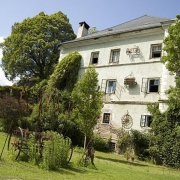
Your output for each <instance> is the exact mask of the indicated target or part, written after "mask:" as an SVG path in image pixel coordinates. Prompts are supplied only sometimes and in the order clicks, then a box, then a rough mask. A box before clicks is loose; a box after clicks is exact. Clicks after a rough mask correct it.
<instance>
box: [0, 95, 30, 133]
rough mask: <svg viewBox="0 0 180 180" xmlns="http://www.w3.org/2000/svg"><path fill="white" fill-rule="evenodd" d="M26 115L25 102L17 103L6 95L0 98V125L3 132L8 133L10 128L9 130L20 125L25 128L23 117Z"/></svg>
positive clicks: (27, 112) (25, 123)
mask: <svg viewBox="0 0 180 180" xmlns="http://www.w3.org/2000/svg"><path fill="white" fill-rule="evenodd" d="M28 115H29V111H28V110H27V105H26V102H24V101H19V100H18V99H16V98H15V97H12V96H10V95H9V94H8V93H7V94H4V95H3V96H2V97H0V120H1V122H0V123H1V126H2V128H3V130H4V131H5V132H8V130H9V128H10V126H11V130H12V129H14V128H15V127H17V126H20V125H21V126H26V125H27V121H26V120H25V117H26V116H28ZM25 121H26V122H25ZM23 128H26V127H23Z"/></svg>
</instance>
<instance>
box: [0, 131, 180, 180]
mask: <svg viewBox="0 0 180 180" xmlns="http://www.w3.org/2000/svg"><path fill="white" fill-rule="evenodd" d="M5 138H6V134H4V133H0V153H1V151H2V147H3V145H4V142H5ZM80 157H81V154H80V153H79V152H78V150H76V151H75V152H74V153H73V157H72V160H71V163H70V164H69V165H68V166H67V167H66V168H59V169H58V170H57V171H47V170H44V169H41V168H39V167H38V166H35V165H33V164H32V163H27V162H23V161H12V160H11V158H10V155H9V153H8V151H7V147H5V149H4V152H3V154H2V158H1V160H0V180H5V179H9V180H10V179H11V180H12V179H14V180H15V179H16V180H20V179H21V180H57V179H61V180H65V179H78V180H94V179H95V180H114V179H118V180H179V179H180V171H177V170H174V169H168V168H165V167H162V166H156V165H153V164H150V163H147V162H141V161H137V160H135V162H129V161H126V159H125V158H124V157H122V156H119V155H117V154H113V153H102V152H97V151H96V152H95V159H94V162H95V165H96V167H93V166H92V165H89V166H88V167H79V166H78V165H77V162H78V160H79V158H80Z"/></svg>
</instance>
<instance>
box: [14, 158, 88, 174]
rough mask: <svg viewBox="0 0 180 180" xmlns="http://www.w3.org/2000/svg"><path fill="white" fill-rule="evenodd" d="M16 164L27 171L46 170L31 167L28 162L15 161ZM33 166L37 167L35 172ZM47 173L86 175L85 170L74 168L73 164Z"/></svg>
mask: <svg viewBox="0 0 180 180" xmlns="http://www.w3.org/2000/svg"><path fill="white" fill-rule="evenodd" d="M17 163H18V164H19V165H21V166H23V167H26V168H27V167H28V169H29V171H33V172H34V171H38V169H41V170H46V169H45V168H42V167H40V166H39V167H38V165H33V164H31V163H28V162H22V161H17ZM34 166H36V167H37V169H36V170H35V168H34ZM48 171H49V172H55V173H61V174H69V175H75V173H79V174H83V173H86V172H87V170H86V169H85V168H83V167H74V165H73V164H71V163H69V164H68V165H66V166H64V167H59V168H57V169H52V170H48Z"/></svg>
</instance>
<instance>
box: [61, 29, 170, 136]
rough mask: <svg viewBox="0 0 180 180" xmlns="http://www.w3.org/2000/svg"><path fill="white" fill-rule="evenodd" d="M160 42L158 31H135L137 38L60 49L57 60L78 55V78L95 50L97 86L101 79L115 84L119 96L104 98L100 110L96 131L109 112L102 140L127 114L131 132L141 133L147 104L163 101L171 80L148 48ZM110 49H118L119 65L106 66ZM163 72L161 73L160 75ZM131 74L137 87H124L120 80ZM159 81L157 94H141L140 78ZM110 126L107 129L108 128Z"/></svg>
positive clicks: (131, 37) (160, 37) (119, 38)
mask: <svg viewBox="0 0 180 180" xmlns="http://www.w3.org/2000/svg"><path fill="white" fill-rule="evenodd" d="M163 39H164V31H163V30H162V29H161V30H159V31H158V32H156V33H152V32H149V33H148V30H146V33H145V34H143V33H141V32H138V33H137V35H136V34H135V33H133V36H131V33H130V34H129V35H128V36H127V35H125V36H123V35H121V36H117V37H112V39H109V40H107V41H106V42H105V41H103V40H102V39H99V40H98V39H97V40H95V41H92V42H91V43H87V44H85V43H84V44H83V45H81V43H79V44H77V43H76V45H75V46H73V47H69V48H68V47H67V46H66V47H62V51H61V56H60V57H61V58H63V57H64V56H65V55H67V54H68V53H69V52H71V51H78V52H79V53H80V54H81V55H82V61H81V69H80V71H79V75H81V74H83V73H84V72H85V69H86V68H87V67H88V66H89V64H90V59H91V53H92V52H96V51H99V59H98V64H97V65H94V66H95V68H96V71H97V72H98V74H99V76H98V79H99V85H100V86H101V85H102V79H115V80H116V81H117V83H118V86H119V88H120V89H121V90H120V93H118V95H117V94H116V93H115V94H108V95H105V98H104V100H105V104H104V107H103V109H102V115H101V117H100V119H99V126H98V128H100V126H101V123H102V117H103V113H104V112H109V113H111V122H110V124H109V125H103V126H102V128H100V129H99V133H101V134H102V133H103V134H105V136H106V137H108V136H112V137H113V138H115V135H112V133H111V132H110V128H112V127H114V128H121V127H122V123H121V118H122V116H123V115H124V114H126V113H127V111H128V113H129V115H130V116H131V117H132V119H133V126H132V129H138V130H142V128H141V127H140V119H141V115H143V114H149V113H148V111H147V105H146V104H147V103H149V102H151V103H154V102H158V101H159V100H160V99H162V97H163V98H165V96H164V91H165V90H166V89H168V87H169V85H171V84H172V85H173V84H174V82H173V81H174V80H173V77H170V75H169V73H168V71H166V72H165V71H164V69H163V68H164V67H163V66H164V65H163V64H162V63H161V62H160V58H155V59H151V56H150V52H151V45H152V44H162V43H163ZM136 46H138V47H139V48H140V54H133V55H127V54H126V49H127V48H134V47H136ZM112 49H120V58H119V63H118V64H117V63H116V64H112V63H111V64H110V63H109V59H110V53H111V50H112ZM163 73H164V74H163ZM130 74H131V75H133V76H134V77H135V78H136V81H137V84H136V85H132V86H124V78H125V77H127V76H128V75H130ZM153 77H158V78H160V82H161V80H162V79H163V86H162V89H161V83H160V91H159V92H155V93H144V92H142V91H141V87H142V79H143V78H153ZM110 126H111V127H110Z"/></svg>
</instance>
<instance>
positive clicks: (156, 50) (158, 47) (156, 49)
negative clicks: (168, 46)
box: [151, 44, 162, 59]
mask: <svg viewBox="0 0 180 180" xmlns="http://www.w3.org/2000/svg"><path fill="white" fill-rule="evenodd" d="M155 54H160V55H159V56H158V57H156V55H155ZM161 55H162V44H152V45H151V58H152V59H154V58H160V57H161Z"/></svg>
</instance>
